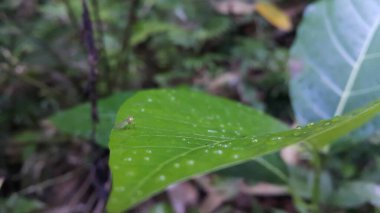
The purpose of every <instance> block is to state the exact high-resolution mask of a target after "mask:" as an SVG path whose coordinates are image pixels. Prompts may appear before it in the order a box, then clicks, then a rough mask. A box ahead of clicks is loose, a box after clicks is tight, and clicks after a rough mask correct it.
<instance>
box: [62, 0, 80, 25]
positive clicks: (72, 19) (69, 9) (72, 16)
mask: <svg viewBox="0 0 380 213" xmlns="http://www.w3.org/2000/svg"><path fill="white" fill-rule="evenodd" d="M63 4H64V5H65V7H66V10H67V14H68V16H69V19H70V22H71V24H72V25H73V28H74V29H75V30H77V31H78V32H79V30H80V27H79V24H78V20H77V18H76V17H75V13H74V10H73V7H72V6H71V3H70V1H69V0H63Z"/></svg>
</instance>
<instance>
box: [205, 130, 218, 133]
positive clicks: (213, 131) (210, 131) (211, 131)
mask: <svg viewBox="0 0 380 213" xmlns="http://www.w3.org/2000/svg"><path fill="white" fill-rule="evenodd" d="M207 132H209V133H217V131H215V130H213V129H209V130H207Z"/></svg>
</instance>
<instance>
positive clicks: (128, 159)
mask: <svg viewBox="0 0 380 213" xmlns="http://www.w3.org/2000/svg"><path fill="white" fill-rule="evenodd" d="M124 161H132V158H131V157H128V158H124Z"/></svg>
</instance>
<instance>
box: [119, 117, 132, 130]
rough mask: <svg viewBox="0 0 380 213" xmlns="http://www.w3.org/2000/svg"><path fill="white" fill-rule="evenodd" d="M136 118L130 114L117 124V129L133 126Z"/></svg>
mask: <svg viewBox="0 0 380 213" xmlns="http://www.w3.org/2000/svg"><path fill="white" fill-rule="evenodd" d="M134 120H135V118H134V117H133V116H128V117H127V118H126V119H124V120H123V121H121V122H120V123H118V124H117V125H116V129H125V128H126V127H131V126H133V125H134Z"/></svg>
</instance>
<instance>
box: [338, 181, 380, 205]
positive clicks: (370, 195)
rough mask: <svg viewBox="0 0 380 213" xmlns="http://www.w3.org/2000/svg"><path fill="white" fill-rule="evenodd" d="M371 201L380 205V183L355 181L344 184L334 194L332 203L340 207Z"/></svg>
mask: <svg viewBox="0 0 380 213" xmlns="http://www.w3.org/2000/svg"><path fill="white" fill-rule="evenodd" d="M366 202H368V203H371V204H372V205H374V206H376V207H380V185H378V184H375V183H371V182H363V181H353V182H348V183H345V184H343V185H342V186H341V187H340V188H339V189H338V190H337V191H336V193H335V194H334V195H333V199H332V204H334V205H335V206H338V207H344V208H352V207H358V206H360V205H363V204H365V203H366Z"/></svg>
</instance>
